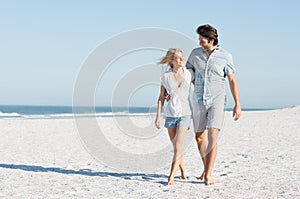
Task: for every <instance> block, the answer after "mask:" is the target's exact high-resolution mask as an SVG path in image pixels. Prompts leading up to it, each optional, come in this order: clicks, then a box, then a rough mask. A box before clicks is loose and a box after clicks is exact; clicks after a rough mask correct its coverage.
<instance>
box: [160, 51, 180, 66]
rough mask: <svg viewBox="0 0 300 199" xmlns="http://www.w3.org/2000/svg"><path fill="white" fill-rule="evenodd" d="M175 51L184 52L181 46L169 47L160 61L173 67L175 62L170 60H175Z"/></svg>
mask: <svg viewBox="0 0 300 199" xmlns="http://www.w3.org/2000/svg"><path fill="white" fill-rule="evenodd" d="M175 53H182V50H181V49H179V48H169V50H168V52H167V54H166V55H165V56H163V57H162V58H161V60H160V62H159V63H160V64H168V65H169V66H170V67H171V68H173V64H171V63H170V62H171V61H172V60H174V56H175Z"/></svg>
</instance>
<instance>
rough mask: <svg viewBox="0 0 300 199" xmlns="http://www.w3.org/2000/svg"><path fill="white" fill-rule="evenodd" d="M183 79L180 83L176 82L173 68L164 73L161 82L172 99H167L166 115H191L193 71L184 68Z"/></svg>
mask: <svg viewBox="0 0 300 199" xmlns="http://www.w3.org/2000/svg"><path fill="white" fill-rule="evenodd" d="M183 71H184V73H183V76H184V78H183V80H182V82H181V83H180V84H178V83H177V82H176V79H175V77H174V74H173V71H172V69H170V70H168V71H166V72H164V73H163V75H162V77H161V83H162V85H163V86H164V87H165V89H166V90H167V92H168V93H169V95H170V100H169V101H165V106H164V116H165V117H182V116H189V115H191V108H190V103H189V94H190V85H191V73H190V72H189V71H188V70H187V69H185V68H183Z"/></svg>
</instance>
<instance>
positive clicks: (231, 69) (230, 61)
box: [224, 55, 235, 75]
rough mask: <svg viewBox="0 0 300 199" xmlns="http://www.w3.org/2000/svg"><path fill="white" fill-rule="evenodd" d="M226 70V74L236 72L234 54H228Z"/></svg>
mask: <svg viewBox="0 0 300 199" xmlns="http://www.w3.org/2000/svg"><path fill="white" fill-rule="evenodd" d="M224 71H225V74H226V75H229V74H232V73H235V67H234V65H233V58H232V55H228V62H227V64H226V66H225V70H224Z"/></svg>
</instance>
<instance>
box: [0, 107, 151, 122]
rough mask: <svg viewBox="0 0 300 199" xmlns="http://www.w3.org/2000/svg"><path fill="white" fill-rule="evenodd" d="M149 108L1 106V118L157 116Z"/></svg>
mask: <svg viewBox="0 0 300 199" xmlns="http://www.w3.org/2000/svg"><path fill="white" fill-rule="evenodd" d="M155 113H156V109H153V108H149V107H110V106H97V107H72V106H28V105H25V106H23V105H0V118H1V119H3V118H24V119H60V118H64V119H65V118H73V117H74V115H76V116H79V117H80V116H82V117H87V116H92V117H111V116H128V115H131V116H135V115H149V114H155Z"/></svg>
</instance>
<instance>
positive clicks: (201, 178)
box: [199, 171, 205, 180]
mask: <svg viewBox="0 0 300 199" xmlns="http://www.w3.org/2000/svg"><path fill="white" fill-rule="evenodd" d="M204 175H205V171H203V172H202V174H201V176H200V177H199V179H200V180H203V178H204Z"/></svg>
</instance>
